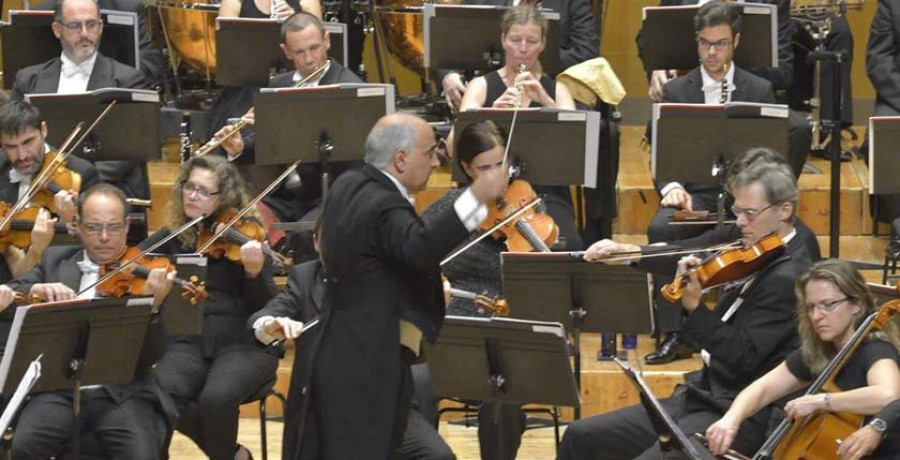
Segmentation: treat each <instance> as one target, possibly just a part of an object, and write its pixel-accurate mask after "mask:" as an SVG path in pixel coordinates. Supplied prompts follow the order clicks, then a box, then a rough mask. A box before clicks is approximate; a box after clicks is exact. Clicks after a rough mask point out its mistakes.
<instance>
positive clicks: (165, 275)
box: [144, 268, 177, 307]
mask: <svg viewBox="0 0 900 460" xmlns="http://www.w3.org/2000/svg"><path fill="white" fill-rule="evenodd" d="M176 275H177V272H176V271H175V270H172V271H171V272H166V269H164V268H154V269H152V270H150V273H149V274H148V275H147V282H146V283H144V295H152V296H153V305H154V306H155V307H158V306H160V305H162V303H163V302H164V301H165V300H166V296H168V295H169V291H171V290H172V283H173V282H174V281H175V276H176Z"/></svg>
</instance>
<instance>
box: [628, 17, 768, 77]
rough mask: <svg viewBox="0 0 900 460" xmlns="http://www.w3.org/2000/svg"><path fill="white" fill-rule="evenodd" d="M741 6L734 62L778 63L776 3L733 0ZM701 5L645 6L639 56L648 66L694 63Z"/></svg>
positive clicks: (689, 66)
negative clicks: (697, 17)
mask: <svg viewBox="0 0 900 460" xmlns="http://www.w3.org/2000/svg"><path fill="white" fill-rule="evenodd" d="M733 5H734V7H735V8H739V9H740V10H741V24H742V30H741V43H740V46H738V47H737V49H736V50H735V53H734V62H735V64H737V65H738V66H739V67H741V68H743V69H750V68H754V67H778V9H777V7H776V6H775V5H767V4H760V3H734V4H733ZM699 9H700V7H698V6H695V5H692V6H652V7H645V8H644V24H643V26H642V27H641V37H642V41H643V44H642V46H641V58H642V59H643V61H644V67H645V68H646V69H647V70H669V69H693V68H694V67H697V36H696V34H695V32H694V16H695V15H696V14H697V10H699Z"/></svg>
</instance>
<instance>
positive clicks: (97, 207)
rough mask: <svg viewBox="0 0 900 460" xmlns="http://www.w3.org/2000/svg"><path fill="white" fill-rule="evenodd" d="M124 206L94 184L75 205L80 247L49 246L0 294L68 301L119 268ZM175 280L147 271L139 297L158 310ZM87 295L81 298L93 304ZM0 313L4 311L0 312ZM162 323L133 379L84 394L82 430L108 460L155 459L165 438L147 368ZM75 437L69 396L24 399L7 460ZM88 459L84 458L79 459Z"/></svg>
mask: <svg viewBox="0 0 900 460" xmlns="http://www.w3.org/2000/svg"><path fill="white" fill-rule="evenodd" d="M127 211H128V204H127V203H126V201H125V195H124V194H123V193H122V191H120V190H119V189H117V188H116V187H114V186H112V185H109V184H97V185H95V186H94V187H91V188H90V189H88V190H86V191H85V192H84V193H83V194H82V195H81V196H80V197H79V203H78V211H77V224H76V229H77V234H78V237H79V239H80V240H81V242H82V245H83V247H82V246H54V247H51V248H48V249H47V250H46V251H44V255H43V257H42V258H41V262H40V263H39V264H38V265H37V266H35V267H34V268H33V269H32V270H31V271H29V272H28V273H26V274H25V275H24V276H22V277H21V278H18V279H16V280H13V281H11V282H10V283H8V285H4V286H2V287H0V290H3V291H7V290H9V289H12V290H15V291H18V292H22V293H27V294H29V296H33V295H36V296H38V297H40V298H42V299H44V300H48V301H59V300H70V299H73V298H75V294H76V292H77V291H80V290H82V289H84V288H87V287H88V286H90V285H92V284H94V283H95V282H96V281H97V279H98V277H99V270H100V267H101V266H104V265H108V264H111V263H115V262H118V261H119V260H120V257H121V255H122V254H123V253H124V251H125V249H126V246H125V240H126V235H127V233H128V219H127V215H128V212H127ZM173 278H174V273H171V274H168V275H167V274H166V272H165V270H163V269H155V270H151V271H150V274H149V275H148V279H147V284H146V285H145V286H144V293H145V294H148V295H153V296H154V298H155V303H156V305H157V306H159V305H161V304H162V302H163V300H164V299H165V297H166V295H167V294H168V292H169V290H170V289H171V287H172V280H173ZM95 291H96V289H91V290H89V291H87V292H85V293H84V294H83V295H82V298H92V297H94V293H95ZM3 306H4V307H5V306H6V305H3ZM160 328H161V323H160V322H159V321H154V322H153V323H151V327H150V329H148V335H147V338H146V339H145V342H144V347H143V349H142V352H141V356H140V358H139V364H138V366H139V367H138V370H137V373H136V375H137V377H136V379H135V380H134V381H132V382H130V383H127V384H122V385H112V386H103V387H99V388H92V389H83V391H82V401H81V416H82V421H81V426H82V427H83V428H86V429H88V430H89V431H90V432H92V433H93V434H95V435H96V437H97V438H98V440H99V441H100V445H101V447H102V448H103V452H100V453H96V452H91V453H92V454H96V455H103V456H105V457H108V458H137V459H159V458H162V456H163V445H164V444H165V440H166V438H167V435H168V433H169V421H170V420H171V419H170V418H169V417H172V416H174V414H173V413H171V411H166V410H164V408H166V407H171V403H170V402H168V400H167V399H166V398H165V395H164V394H163V393H162V391H161V390H159V388H158V386H157V383H156V379H155V377H154V375H153V371H152V369H151V365H152V364H153V363H154V362H155V361H156V358H157V357H158V356H156V355H155V354H154V350H157V349H158V348H157V347H156V345H157V341H161V336H160V335H161V333H162V332H161V329H160ZM74 429H75V424H74V420H73V418H72V393H71V391H63V392H46V393H40V394H35V395H32V396H31V399H30V401H29V402H28V403H27V405H25V407H24V409H23V410H22V413H21V415H20V417H19V422H18V426H17V427H16V435H15V439H14V440H13V444H12V450H13V458H50V457H54V456H59V455H61V454H63V453H65V451H66V450H67V449H68V448H69V444H70V442H71V441H72V436H73V432H74ZM86 453H88V452H86Z"/></svg>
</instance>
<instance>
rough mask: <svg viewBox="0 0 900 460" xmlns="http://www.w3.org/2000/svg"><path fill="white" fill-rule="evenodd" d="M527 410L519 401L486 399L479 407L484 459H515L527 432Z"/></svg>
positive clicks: (479, 429) (481, 445)
mask: <svg viewBox="0 0 900 460" xmlns="http://www.w3.org/2000/svg"><path fill="white" fill-rule="evenodd" d="M525 421H526V417H525V412H524V411H523V410H522V405H521V404H517V403H509V402H500V401H485V402H483V403H481V406H480V407H479V408H478V444H479V445H480V447H481V458H482V459H483V460H515V458H516V452H518V451H519V446H520V445H521V444H522V434H523V433H525Z"/></svg>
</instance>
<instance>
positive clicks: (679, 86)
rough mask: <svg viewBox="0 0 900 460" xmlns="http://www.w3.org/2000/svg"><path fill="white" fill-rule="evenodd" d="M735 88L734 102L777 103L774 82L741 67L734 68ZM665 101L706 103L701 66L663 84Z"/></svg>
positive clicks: (732, 98)
mask: <svg viewBox="0 0 900 460" xmlns="http://www.w3.org/2000/svg"><path fill="white" fill-rule="evenodd" d="M734 86H735V90H734V91H733V92H732V93H731V100H732V101H734V102H761V103H767V104H774V103H775V93H774V92H773V91H772V83H770V82H769V81H767V80H765V79H763V78H760V77H757V76H756V75H753V74H751V73H750V72H747V71H745V70H743V69H741V68H740V67H735V69H734ZM662 101H663V102H675V103H685V104H704V103H706V101H705V98H704V96H703V74H701V73H700V67H697V68H695V69H694V70H692V71H691V72H690V73H688V74H687V75H685V76H683V77H678V78H676V79H674V80H672V81H670V82H669V83H667V84H666V86H663V98H662Z"/></svg>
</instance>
